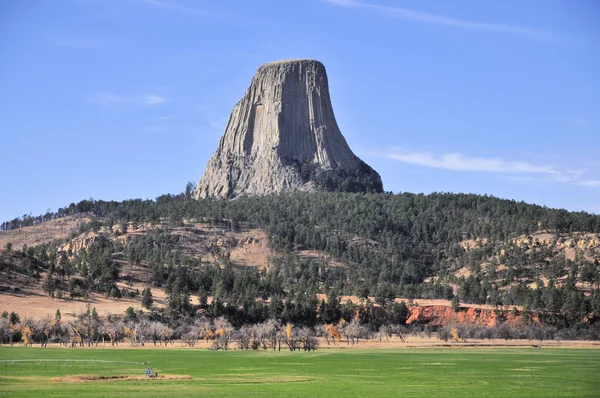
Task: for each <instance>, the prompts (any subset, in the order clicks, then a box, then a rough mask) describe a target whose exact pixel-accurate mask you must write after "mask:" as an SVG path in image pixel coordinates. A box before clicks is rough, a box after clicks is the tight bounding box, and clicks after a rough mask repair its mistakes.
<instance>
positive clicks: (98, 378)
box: [52, 374, 192, 383]
mask: <svg viewBox="0 0 600 398" xmlns="http://www.w3.org/2000/svg"><path fill="white" fill-rule="evenodd" d="M191 379H192V377H191V376H189V375H161V374H159V375H158V377H148V376H145V375H111V376H104V375H71V376H64V377H53V378H52V381H63V382H67V383H74V382H87V381H122V380H149V381H151V380H191Z"/></svg>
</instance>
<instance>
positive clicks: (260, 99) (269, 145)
mask: <svg viewBox="0 0 600 398" xmlns="http://www.w3.org/2000/svg"><path fill="white" fill-rule="evenodd" d="M296 190H303V191H314V190H324V191H344V192H382V191H383V186H382V183H381V177H380V176H379V174H378V173H377V172H376V171H375V170H373V169H372V168H371V167H369V166H368V165H367V164H366V163H365V162H363V161H362V160H360V159H359V158H358V157H357V156H356V155H354V153H353V152H352V150H351V149H350V147H349V146H348V144H347V143H346V140H345V139H344V136H343V135H342V133H341V132H340V129H339V128H338V125H337V122H336V120H335V116H334V114H333V107H332V105H331V99H330V97H329V85H328V82H327V74H326V72H325V67H324V66H323V64H322V63H321V62H319V61H314V60H305V59H303V60H285V61H277V62H271V63H268V64H265V65H263V66H261V67H260V68H258V71H257V72H256V74H255V75H254V78H253V79H252V82H251V83H250V87H249V88H248V90H247V91H246V94H245V95H244V97H243V98H242V99H241V100H240V101H239V102H238V103H237V104H236V105H235V107H234V108H233V111H232V112H231V116H230V117H229V122H228V123H227V127H226V128H225V133H224V134H223V136H222V137H221V140H220V142H219V146H218V147H217V150H216V152H215V154H214V155H213V157H212V158H211V159H210V160H209V162H208V165H207V166H206V170H205V172H204V176H203V177H202V179H201V180H200V182H199V183H198V185H197V186H196V190H195V192H194V195H195V197H196V198H206V197H220V198H233V197H236V196H240V195H263V194H268V193H274V192H291V191H296Z"/></svg>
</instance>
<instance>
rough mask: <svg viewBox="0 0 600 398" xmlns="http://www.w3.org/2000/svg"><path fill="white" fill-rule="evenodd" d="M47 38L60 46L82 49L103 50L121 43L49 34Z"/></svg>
mask: <svg viewBox="0 0 600 398" xmlns="http://www.w3.org/2000/svg"><path fill="white" fill-rule="evenodd" d="M46 39H47V40H48V41H49V42H50V43H52V44H54V45H56V46H59V47H66V48H76V49H81V50H103V49H107V48H114V47H118V46H119V45H120V44H121V43H119V42H117V41H116V40H109V39H92V38H77V39H74V38H72V37H66V36H61V35H49V36H46Z"/></svg>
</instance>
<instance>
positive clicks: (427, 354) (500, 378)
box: [0, 347, 600, 398]
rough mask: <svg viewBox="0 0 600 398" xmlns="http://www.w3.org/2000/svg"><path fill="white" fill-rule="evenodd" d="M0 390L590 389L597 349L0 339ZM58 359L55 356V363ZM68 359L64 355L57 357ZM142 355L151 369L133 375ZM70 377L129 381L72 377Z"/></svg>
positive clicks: (592, 392)
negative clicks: (132, 344)
mask: <svg viewBox="0 0 600 398" xmlns="http://www.w3.org/2000/svg"><path fill="white" fill-rule="evenodd" d="M13 359H20V360H24V359H37V360H39V359H46V360H56V359H60V360H61V362H39V361H36V362H21V363H19V362H14V363H12V362H9V363H6V362H0V396H26V397H36V396H42V397H58V396H61V397H65V396H68V397H76V396H86V397H108V396H127V397H129V396H131V397H134V396H135V397H138V396H140V397H154V396H171V397H183V396H194V397H197V396H220V397H230V396H261V397H263V396H315V397H316V396H318V397H327V396H331V397H334V396H340V397H342V396H343V397H350V396H352V397H358V396H360V397H377V398H381V397H392V396H394V397H397V396H413V397H425V396H426V397H439V396H442V397H444V396H446V397H471V396H472V397H515V396H520V397H569V396H573V397H598V396H600V350H598V349H584V348H541V349H536V348H514V349H513V348H490V349H487V348H477V349H451V348H449V349H444V348H430V349H401V350H392V349H377V350H363V349H352V350H340V349H337V350H336V349H333V350H320V351H317V352H311V353H304V352H293V353H292V352H289V351H287V352H283V351H282V352H240V351H228V352H215V351H208V350H193V349H192V350H172V349H169V350H164V349H163V350H160V349H157V350H153V349H122V350H121V349H115V350H113V349H104V350H102V349H56V348H55V349H53V348H45V349H42V348H23V347H0V360H3V361H4V360H13ZM63 360H64V361H63ZM66 360H71V361H66ZM74 360H96V361H101V360H103V361H132V362H147V361H151V363H152V366H153V369H154V370H155V371H158V372H159V376H161V375H165V376H168V375H181V376H183V375H187V376H190V377H191V379H189V380H160V379H158V380H152V379H146V378H143V374H144V371H145V370H146V366H145V365H135V364H118V363H113V362H94V363H92V362H76V361H74ZM80 375H102V376H106V377H108V376H124V375H135V376H140V377H142V378H141V379H139V380H118V379H115V380H106V379H105V380H98V381H74V380H77V379H78V378H79V376H80Z"/></svg>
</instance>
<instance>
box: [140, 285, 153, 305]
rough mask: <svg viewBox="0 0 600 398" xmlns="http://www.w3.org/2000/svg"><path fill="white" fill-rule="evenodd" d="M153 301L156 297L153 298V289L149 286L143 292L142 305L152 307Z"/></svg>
mask: <svg viewBox="0 0 600 398" xmlns="http://www.w3.org/2000/svg"><path fill="white" fill-rule="evenodd" d="M153 303H154V299H153V298H152V291H151V290H150V288H149V287H147V288H145V289H144V291H143V292H142V307H144V308H147V309H151V308H152V304H153Z"/></svg>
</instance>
